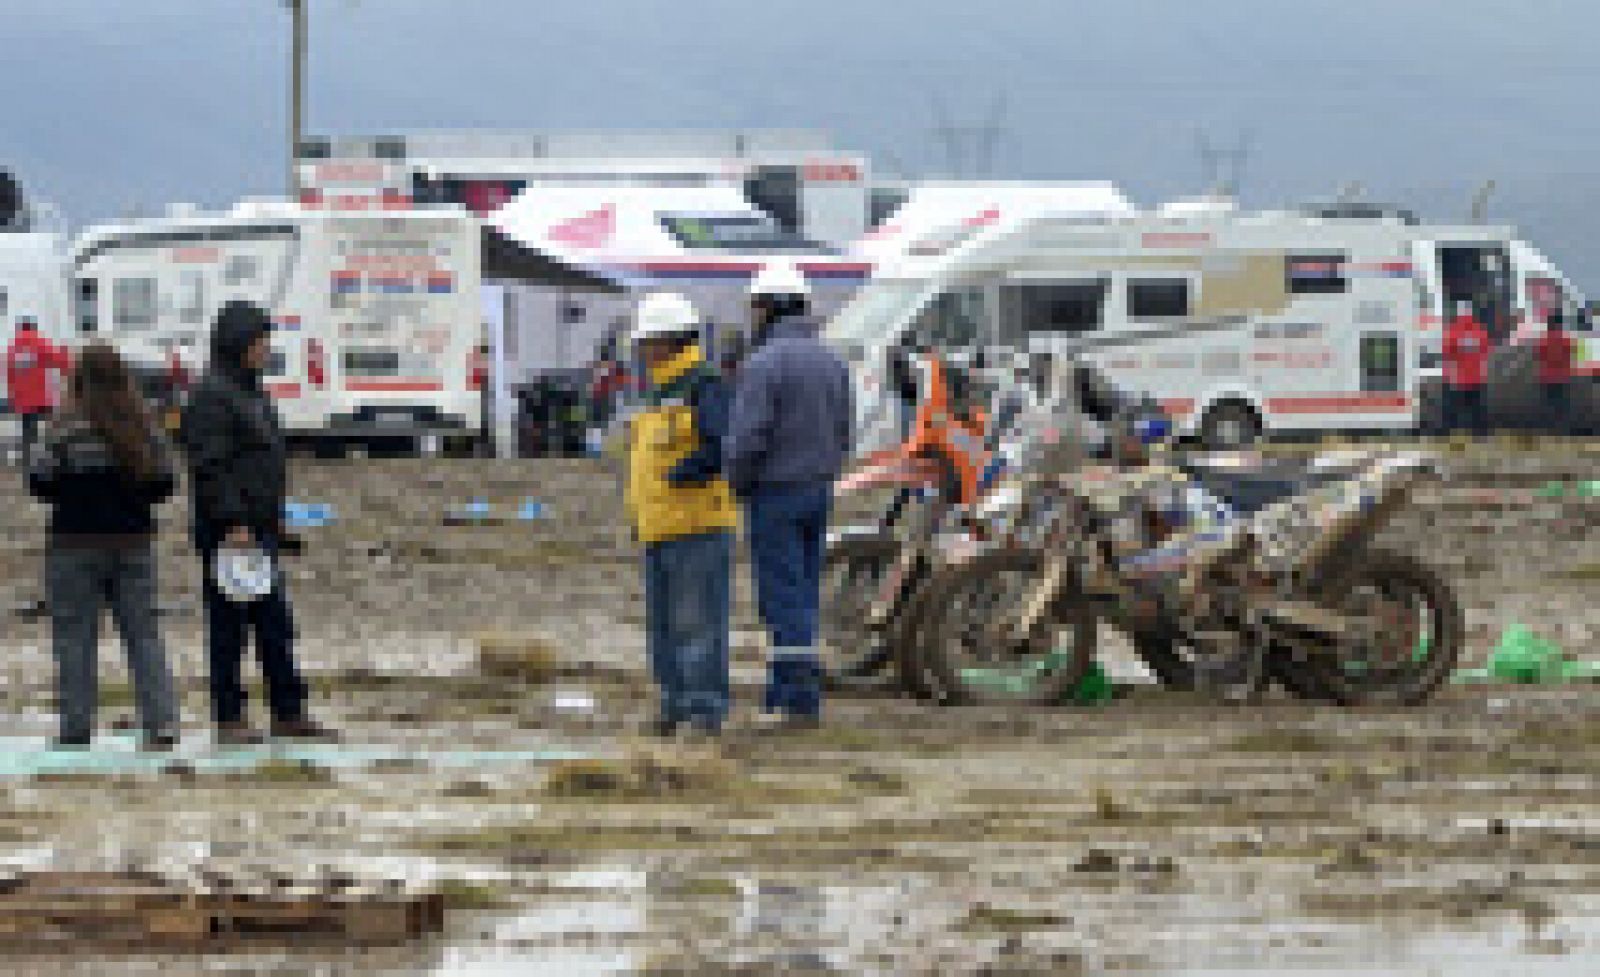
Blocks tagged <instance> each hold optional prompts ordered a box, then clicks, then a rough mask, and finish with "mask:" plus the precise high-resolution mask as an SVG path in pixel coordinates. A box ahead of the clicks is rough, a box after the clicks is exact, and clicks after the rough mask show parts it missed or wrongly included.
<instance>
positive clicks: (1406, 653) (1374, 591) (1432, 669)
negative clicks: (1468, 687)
mask: <svg viewBox="0 0 1600 977" xmlns="http://www.w3.org/2000/svg"><path fill="white" fill-rule="evenodd" d="M1320 599H1321V601H1322V602H1324V603H1326V604H1327V605H1328V606H1329V607H1331V608H1335V609H1338V610H1341V611H1344V612H1347V613H1349V612H1366V613H1376V614H1384V615H1388V616H1389V617H1391V618H1392V619H1393V622H1394V623H1393V625H1392V626H1390V627H1387V628H1386V629H1385V631H1384V633H1385V634H1390V635H1392V636H1393V637H1392V639H1391V640H1389V641H1388V642H1386V643H1385V645H1384V646H1383V647H1381V648H1378V649H1376V651H1377V655H1376V658H1377V660H1371V658H1372V657H1373V656H1363V655H1362V654H1360V652H1359V651H1358V650H1357V649H1354V648H1340V649H1338V650H1337V651H1336V652H1334V653H1332V654H1327V653H1323V654H1317V655H1313V656H1310V657H1308V658H1307V660H1306V661H1305V662H1304V664H1303V665H1302V666H1301V667H1302V668H1303V669H1304V671H1305V673H1306V677H1307V679H1308V681H1309V682H1310V683H1311V684H1312V685H1314V686H1315V687H1319V688H1321V689H1325V690H1326V692H1327V694H1328V696H1329V697H1330V698H1332V699H1333V700H1334V701H1336V702H1338V703H1340V704H1342V705H1352V706H1370V705H1376V706H1384V705H1403V706H1411V705H1417V704H1419V703H1421V702H1423V701H1425V700H1426V699H1427V698H1428V697H1429V696H1431V695H1432V694H1433V693H1434V691H1435V690H1437V689H1438V687H1439V686H1440V685H1441V684H1443V682H1444V681H1445V679H1447V678H1448V677H1449V676H1450V673H1451V672H1452V671H1453V670H1454V669H1455V666H1456V662H1457V660H1458V659H1459V658H1460V656H1461V650H1462V646H1463V644H1464V642H1465V636H1466V625H1465V621H1464V620H1463V616H1462V612H1461V604H1460V601H1459V600H1458V599H1457V597H1456V594H1455V591H1454V589H1453V588H1451V586H1450V584H1449V583H1448V582H1447V581H1446V580H1445V579H1444V578H1443V577H1442V576H1441V575H1440V574H1439V572H1438V571H1437V570H1434V569H1433V568H1432V567H1430V566H1427V565H1426V564H1424V563H1422V562H1421V561H1420V560H1417V559H1416V558H1415V557H1412V556H1410V555H1408V554H1403V553H1396V552H1393V551H1390V550H1380V549H1372V550H1367V551H1365V552H1363V553H1362V554H1360V557H1359V562H1358V563H1357V564H1356V565H1355V567H1354V568H1352V569H1351V570H1350V571H1349V572H1347V573H1343V574H1340V575H1339V578H1338V580H1337V581H1336V582H1335V583H1334V584H1333V585H1332V586H1331V587H1329V588H1328V590H1327V591H1326V592H1325V593H1324V594H1323V595H1322V596H1321V598H1320Z"/></svg>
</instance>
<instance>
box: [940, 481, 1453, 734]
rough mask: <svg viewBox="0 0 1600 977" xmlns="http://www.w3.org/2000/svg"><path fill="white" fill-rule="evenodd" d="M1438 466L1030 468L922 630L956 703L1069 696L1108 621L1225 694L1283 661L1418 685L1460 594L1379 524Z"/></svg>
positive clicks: (1340, 682) (1387, 690)
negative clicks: (1056, 472) (1392, 542)
mask: <svg viewBox="0 0 1600 977" xmlns="http://www.w3.org/2000/svg"><path fill="white" fill-rule="evenodd" d="M1430 471H1431V463H1430V461H1429V460H1428V459H1427V458H1425V457H1423V456H1420V455H1415V454H1394V453H1371V454H1347V455H1342V456H1336V455H1328V456H1324V457H1322V458H1319V459H1316V460H1314V461H1313V462H1312V463H1311V464H1295V463H1289V462H1276V463H1269V462H1264V461H1261V460H1259V459H1256V460H1254V461H1252V462H1250V463H1247V464H1242V463H1240V461H1239V459H1236V458H1235V459H1228V458H1220V459H1219V458H1212V459H1203V458H1197V459H1190V460H1187V461H1180V462H1178V463H1176V464H1173V465H1153V466H1142V467H1139V468H1132V469H1129V468H1117V467H1112V466H1096V467H1090V468H1086V469H1083V470H1081V471H1077V472H1072V473H1068V474H1064V475H1060V476H1052V477H1039V476H1023V477H1020V478H1018V479H1017V480H1016V481H1015V482H1013V483H1012V484H1011V485H1008V486H1006V487H1005V488H1003V489H1002V490H1000V491H997V492H996V493H994V494H993V495H992V496H991V498H990V499H989V500H988V502H987V503H986V504H985V505H983V506H980V507H979V508H978V510H977V511H976V512H975V513H974V523H975V527H976V528H977V529H978V530H979V531H977V532H974V533H973V535H972V540H971V542H970V544H969V546H968V552H967V553H965V554H964V555H962V556H960V557H959V558H954V559H947V560H946V561H945V563H944V564H943V566H942V567H941V568H940V570H939V572H938V573H937V574H936V575H935V577H934V578H933V579H930V580H929V581H928V582H927V583H926V585H925V588H924V597H923V600H922V601H921V602H919V605H918V606H919V609H920V614H919V616H918V619H917V621H916V623H915V625H914V627H915V629H916V636H915V638H914V639H911V643H912V644H914V645H915V646H916V647H917V648H918V649H919V653H920V655H921V656H922V657H923V658H924V659H925V661H926V662H927V665H928V668H929V670H930V671H931V673H932V674H933V675H934V676H935V680H936V682H937V684H938V687H939V689H940V691H941V692H942V694H943V698H945V699H946V700H948V701H954V702H973V701H1013V702H1015V701H1025V702H1058V701H1061V700H1062V699H1064V698H1065V697H1066V695H1067V694H1068V692H1069V691H1070V690H1071V689H1072V688H1073V687H1074V686H1075V685H1076V684H1077V683H1078V682H1079V681H1080V680H1081V678H1082V677H1083V675H1084V674H1085V672H1086V671H1087V669H1088V668H1089V667H1090V665H1091V664H1092V663H1093V661H1094V657H1095V648H1096V644H1097V637H1098V633H1099V626H1100V625H1101V624H1106V625H1110V626H1111V627H1114V628H1116V629H1118V630H1120V631H1122V632H1123V633H1124V634H1126V635H1127V636H1128V637H1129V638H1130V640H1131V641H1132V642H1133V644H1134V647H1135V648H1136V649H1137V650H1138V651H1139V654H1140V656H1141V657H1142V658H1143V659H1144V660H1145V661H1146V663H1147V664H1150V665H1151V666H1152V670H1154V671H1156V672H1157V674H1158V676H1159V677H1160V678H1161V679H1162V680H1163V682H1164V683H1165V684H1169V685H1180V686H1181V685H1192V686H1196V687H1199V688H1201V689H1204V690H1207V691H1209V692H1211V693H1213V694H1214V695H1216V696H1218V697H1220V698H1223V699H1227V700H1242V699H1247V698H1250V697H1252V696H1254V695H1256V694H1257V693H1259V692H1260V691H1261V689H1262V688H1263V687H1264V686H1265V685H1266V684H1267V683H1268V682H1269V681H1270V680H1273V679H1276V680H1277V681H1278V682H1279V683H1280V684H1282V685H1284V686H1285V687H1286V688H1288V689H1289V690H1290V691H1291V692H1292V693H1294V694H1296V695H1299V696H1302V697H1306V698H1313V699H1328V700H1332V701H1337V702H1342V703H1351V704H1355V703H1415V702H1419V701H1421V700H1423V699H1425V698H1426V697H1427V696H1428V695H1429V694H1430V693H1431V692H1432V691H1433V690H1434V689H1436V688H1437V687H1438V686H1439V684H1440V683H1441V682H1443V681H1444V679H1445V677H1446V676H1447V675H1448V674H1449V672H1450V670H1451V669H1452V668H1453V667H1454V664H1455V661H1456V659H1457V657H1458V656H1459V654H1460V650H1461V644H1462V640H1463V633H1464V632H1463V623H1462V619H1461V611H1460V608H1459V605H1458V603H1457V600H1456V597H1455V595H1454V593H1453V591H1452V589H1451V588H1450V586H1449V585H1448V584H1447V583H1446V581H1445V580H1444V579H1443V578H1442V577H1440V576H1439V574H1438V573H1437V572H1436V571H1434V570H1433V569H1431V568H1429V567H1427V566H1425V565H1423V564H1422V563H1420V562H1418V561H1417V560H1416V559H1414V558H1412V557H1410V556H1408V555H1405V554H1401V553H1397V552H1393V551H1391V550H1388V549H1384V548H1381V547H1379V546H1378V545H1377V544H1376V543H1375V541H1374V540H1375V537H1376V535H1377V533H1378V531H1379V530H1380V529H1381V528H1382V526H1383V525H1384V523H1385V522H1387V521H1388V519H1389V518H1391V517H1392V515H1393V513H1394V512H1395V511H1397V510H1398V509H1399V508H1401V507H1403V506H1404V505H1405V504H1406V502H1407V500H1408V499H1409V497H1410V495H1411V493H1412V491H1413V490H1414V488H1415V486H1416V485H1417V484H1418V483H1419V481H1420V480H1421V479H1422V478H1423V477H1425V476H1426V475H1427V474H1428V473H1429V472H1430ZM983 537H987V538H983ZM1163 672H1165V674H1162V673H1163Z"/></svg>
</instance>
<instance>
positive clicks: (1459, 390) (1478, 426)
mask: <svg viewBox="0 0 1600 977" xmlns="http://www.w3.org/2000/svg"><path fill="white" fill-rule="evenodd" d="M1443 353H1444V384H1445V392H1446V395H1447V396H1448V398H1449V399H1448V401H1447V403H1448V414H1447V416H1448V417H1449V418H1450V424H1451V426H1452V427H1454V428H1457V429H1459V428H1461V427H1463V426H1465V427H1466V428H1468V429H1469V430H1471V431H1472V433H1473V434H1475V435H1480V436H1481V435H1483V434H1485V433H1487V431H1488V428H1489V404H1488V400H1487V398H1486V396H1485V393H1484V387H1485V385H1486V384H1487V383H1488V380H1489V333H1488V330H1486V329H1484V328H1483V324H1482V323H1480V322H1479V321H1478V320H1477V317H1475V316H1474V315H1473V314H1472V306H1471V305H1469V304H1468V303H1466V302H1463V303H1461V305H1460V307H1459V308H1458V309H1457V312H1456V317H1455V318H1454V319H1452V320H1450V325H1449V326H1447V327H1446V328H1445V333H1444V349H1443Z"/></svg>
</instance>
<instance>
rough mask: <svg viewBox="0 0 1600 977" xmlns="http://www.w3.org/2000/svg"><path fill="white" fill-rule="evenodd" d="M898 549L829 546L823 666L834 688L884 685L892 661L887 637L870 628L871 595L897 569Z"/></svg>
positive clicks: (872, 544)
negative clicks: (892, 570)
mask: <svg viewBox="0 0 1600 977" xmlns="http://www.w3.org/2000/svg"><path fill="white" fill-rule="evenodd" d="M898 553H899V546H898V545H897V544H896V543H895V542H894V541H893V540H891V539H849V540H843V541H841V542H838V543H835V544H834V545H833V546H831V547H829V549H828V555H827V563H826V565H825V566H824V567H823V573H822V633H823V640H824V643H825V644H826V645H827V646H828V653H827V654H826V655H825V656H824V668H826V670H827V671H826V677H827V681H828V684H829V685H830V686H832V687H834V688H860V687H863V686H870V685H874V684H877V683H878V682H880V681H881V676H882V674H883V673H884V672H885V670H886V668H887V666H888V665H889V663H890V660H891V651H890V648H889V645H888V642H887V641H885V640H884V635H882V634H881V633H878V632H876V631H874V630H873V629H872V628H870V627H869V626H868V625H867V619H868V616H869V615H870V613H871V611H872V600H873V597H874V596H875V595H876V594H877V593H878V591H879V589H880V588H881V587H882V586H883V581H884V576H885V574H887V573H888V571H889V568H890V567H891V566H893V565H894V562H895V558H896V556H897V554H898Z"/></svg>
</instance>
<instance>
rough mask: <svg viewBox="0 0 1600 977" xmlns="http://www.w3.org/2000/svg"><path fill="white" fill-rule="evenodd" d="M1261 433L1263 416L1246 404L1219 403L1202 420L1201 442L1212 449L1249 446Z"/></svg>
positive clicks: (1259, 437) (1222, 449)
mask: <svg viewBox="0 0 1600 977" xmlns="http://www.w3.org/2000/svg"><path fill="white" fill-rule="evenodd" d="M1261 433H1262V431H1261V418H1260V417H1259V416H1258V415H1257V414H1256V412H1255V411H1254V410H1252V409H1250V408H1249V407H1247V406H1245V405H1244V404H1237V403H1230V404H1219V405H1218V406H1216V407H1213V408H1211V409H1210V410H1209V411H1206V416H1205V417H1204V418H1202V419H1201V421H1200V443H1201V444H1202V445H1203V446H1204V447H1206V448H1207V449H1209V450H1211V451H1233V450H1237V449H1239V448H1247V447H1249V446H1250V445H1252V444H1255V443H1256V442H1257V441H1259V440H1260V439H1261Z"/></svg>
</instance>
